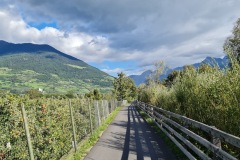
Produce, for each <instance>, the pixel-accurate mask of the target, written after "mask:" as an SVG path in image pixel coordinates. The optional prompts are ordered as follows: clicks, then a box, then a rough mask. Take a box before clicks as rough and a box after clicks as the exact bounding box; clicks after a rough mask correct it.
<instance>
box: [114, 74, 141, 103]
mask: <svg viewBox="0 0 240 160" xmlns="http://www.w3.org/2000/svg"><path fill="white" fill-rule="evenodd" d="M113 86H114V93H115V95H116V97H117V99H118V100H124V99H125V100H128V101H131V100H133V99H134V98H135V97H136V94H137V88H136V86H135V84H134V82H133V80H132V79H130V78H129V77H127V76H126V75H125V74H124V73H123V72H121V73H118V77H117V78H115V79H114V82H113Z"/></svg>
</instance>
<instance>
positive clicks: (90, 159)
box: [84, 106, 176, 160]
mask: <svg viewBox="0 0 240 160" xmlns="http://www.w3.org/2000/svg"><path fill="white" fill-rule="evenodd" d="M120 159H121V160H127V159H129V160H136V159H137V160H143V159H144V160H145V159H154V160H165V159H166V160H174V159H176V157H175V156H174V155H173V154H172V153H171V151H170V150H169V148H168V146H167V145H166V144H165V143H164V141H163V140H162V139H161V138H160V136H159V135H158V134H157V133H156V132H155V131H154V130H153V129H152V128H151V127H150V125H149V124H147V122H146V121H145V120H144V119H143V118H142V117H141V116H140V115H139V113H138V112H137V110H136V109H135V107H133V106H127V107H124V108H123V109H122V110H121V111H119V113H118V115H117V116H116V118H115V119H114V121H113V122H112V123H111V124H110V125H109V126H108V128H107V130H106V131H105V132H104V133H103V135H102V136H101V138H100V139H99V141H98V142H97V143H96V145H95V146H94V147H93V148H92V149H91V150H90V152H89V153H88V155H87V156H86V157H85V158H84V160H120Z"/></svg>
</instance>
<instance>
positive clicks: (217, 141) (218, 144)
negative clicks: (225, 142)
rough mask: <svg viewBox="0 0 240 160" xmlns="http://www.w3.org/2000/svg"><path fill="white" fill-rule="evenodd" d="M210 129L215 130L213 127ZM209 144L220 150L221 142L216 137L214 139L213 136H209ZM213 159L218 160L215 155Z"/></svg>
mask: <svg viewBox="0 0 240 160" xmlns="http://www.w3.org/2000/svg"><path fill="white" fill-rule="evenodd" d="M212 128H216V127H215V126H212ZM211 143H212V144H214V145H215V146H217V147H219V148H220V149H221V148H222V146H221V140H220V138H218V137H215V136H213V135H211ZM213 159H214V160H217V159H219V158H218V156H216V155H215V154H214V155H213Z"/></svg>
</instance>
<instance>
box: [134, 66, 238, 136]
mask: <svg viewBox="0 0 240 160" xmlns="http://www.w3.org/2000/svg"><path fill="white" fill-rule="evenodd" d="M239 73H240V66H239V64H237V63H235V64H234V65H233V66H232V68H229V69H225V70H220V69H219V68H211V67H206V66H202V67H200V68H199V69H197V70H195V69H193V68H190V69H189V68H185V69H184V71H182V72H181V74H180V75H179V76H178V77H177V78H176V80H175V82H174V84H173V85H172V86H171V87H170V88H169V87H165V86H163V85H162V84H149V85H147V86H145V87H142V88H141V89H140V94H139V97H138V98H139V100H141V101H144V102H147V103H151V104H153V105H156V106H158V107H161V108H164V109H167V110H170V111H172V112H175V113H178V114H181V115H185V116H187V117H189V118H192V119H195V120H197V121H200V122H203V123H205V124H208V125H213V126H216V127H217V128H219V129H221V130H224V131H226V132H229V133H231V134H234V135H236V136H240V128H239V124H240V119H239V117H240V99H239V97H240V74H239Z"/></svg>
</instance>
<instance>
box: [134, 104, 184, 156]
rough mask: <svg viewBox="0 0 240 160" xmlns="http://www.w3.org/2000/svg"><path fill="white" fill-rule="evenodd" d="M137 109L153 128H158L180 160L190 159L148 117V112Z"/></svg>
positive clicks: (160, 134)
mask: <svg viewBox="0 0 240 160" xmlns="http://www.w3.org/2000/svg"><path fill="white" fill-rule="evenodd" d="M137 111H138V112H139V114H140V115H141V116H142V117H143V118H144V119H145V120H146V121H147V122H148V124H150V125H151V127H152V128H154V129H155V130H156V132H157V133H158V134H159V136H160V137H161V138H162V139H163V140H164V142H165V143H166V144H167V145H168V146H169V148H170V150H171V151H172V152H173V154H174V155H175V156H176V158H177V159H179V160H185V159H188V158H187V157H186V156H185V155H184V154H183V152H182V151H181V150H180V149H179V148H178V147H177V146H176V145H175V144H174V143H173V142H172V141H171V139H169V138H168V137H167V136H166V135H165V133H163V132H162V131H161V129H160V128H158V126H157V125H156V124H155V123H154V122H153V120H152V119H151V118H150V117H148V115H147V114H146V113H144V112H143V111H142V110H140V109H138V108H137Z"/></svg>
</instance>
